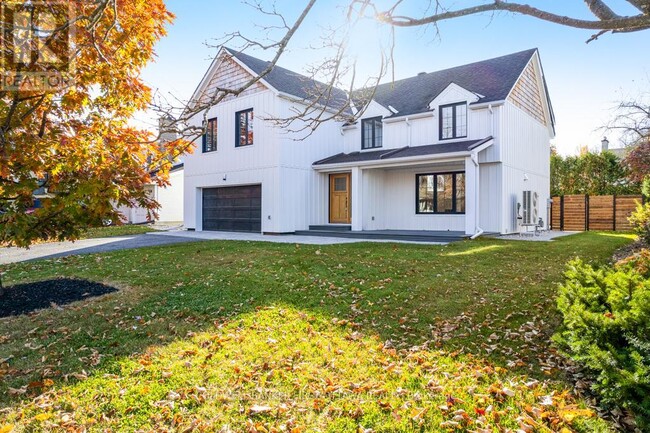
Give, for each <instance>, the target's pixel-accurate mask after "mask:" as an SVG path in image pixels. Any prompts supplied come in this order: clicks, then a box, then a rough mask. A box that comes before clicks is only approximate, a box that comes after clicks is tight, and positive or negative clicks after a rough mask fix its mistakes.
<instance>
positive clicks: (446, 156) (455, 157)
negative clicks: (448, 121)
mask: <svg viewBox="0 0 650 433" xmlns="http://www.w3.org/2000/svg"><path fill="white" fill-rule="evenodd" d="M470 154H471V152H453V153H441V154H438V155H436V156H435V158H432V157H431V155H422V156H410V157H406V158H396V159H394V160H392V161H391V160H386V161H383V162H382V161H381V160H379V161H377V160H374V161H361V162H345V163H342V164H323V165H312V168H313V169H314V170H316V171H332V170H341V169H345V168H352V167H363V168H385V167H395V166H400V165H408V164H411V163H418V162H420V163H431V162H435V163H438V162H450V161H461V160H463V159H464V158H466V157H468V156H469V155H470Z"/></svg>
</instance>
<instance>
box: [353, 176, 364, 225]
mask: <svg viewBox="0 0 650 433" xmlns="http://www.w3.org/2000/svg"><path fill="white" fill-rule="evenodd" d="M352 230H353V231H361V230H363V170H362V169H361V168H359V167H352Z"/></svg>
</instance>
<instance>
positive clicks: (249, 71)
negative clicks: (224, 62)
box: [228, 52, 280, 95]
mask: <svg viewBox="0 0 650 433" xmlns="http://www.w3.org/2000/svg"><path fill="white" fill-rule="evenodd" d="M228 54H229V55H230V58H231V59H232V60H234V61H235V63H237V64H238V65H239V66H241V67H242V68H244V70H245V71H246V72H248V73H249V74H251V75H252V76H253V77H257V75H258V74H257V73H256V72H255V71H253V70H252V69H250V68H249V67H248V66H246V64H245V63H244V62H241V61H240V60H239V59H238V58H237V57H235V55H234V54H230V53H229V52H228ZM258 82H259V83H262V84H264V85H265V86H266V87H267V88H268V89H269V90H271V91H272V92H273V93H275V94H276V95H277V94H280V92H279V91H278V89H276V88H275V87H273V86H271V85H270V84H269V82H268V81H266V80H265V79H264V78H260V79H259V81H258Z"/></svg>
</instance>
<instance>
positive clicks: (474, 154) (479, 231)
mask: <svg viewBox="0 0 650 433" xmlns="http://www.w3.org/2000/svg"><path fill="white" fill-rule="evenodd" d="M470 159H471V160H472V162H473V163H474V166H475V167H476V176H475V177H476V180H475V181H474V188H475V189H474V190H475V191H476V193H475V194H474V206H475V209H476V217H475V219H476V224H475V226H476V233H474V235H472V236H471V237H470V239H472V240H474V239H476V238H478V237H479V236H481V235H482V234H483V229H482V228H481V227H479V224H478V223H479V215H480V209H479V205H480V201H479V197H480V194H481V191H480V189H479V188H480V187H481V183H480V175H481V173H480V171H479V164H478V153H477V152H476V151H474V152H472V153H471V155H470Z"/></svg>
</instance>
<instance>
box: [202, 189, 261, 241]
mask: <svg viewBox="0 0 650 433" xmlns="http://www.w3.org/2000/svg"><path fill="white" fill-rule="evenodd" d="M203 230H219V231H243V232H258V233H259V232H260V231H262V187H261V185H248V186H234V187H222V188H206V189H204V190H203Z"/></svg>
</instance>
